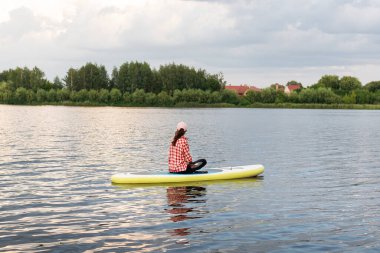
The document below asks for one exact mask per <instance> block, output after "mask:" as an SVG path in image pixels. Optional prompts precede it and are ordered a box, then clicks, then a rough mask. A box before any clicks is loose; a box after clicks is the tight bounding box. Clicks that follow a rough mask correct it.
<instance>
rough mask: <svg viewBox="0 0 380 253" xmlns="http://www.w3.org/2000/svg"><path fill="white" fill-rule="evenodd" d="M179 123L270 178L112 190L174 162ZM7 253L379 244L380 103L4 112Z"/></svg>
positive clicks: (363, 248)
mask: <svg viewBox="0 0 380 253" xmlns="http://www.w3.org/2000/svg"><path fill="white" fill-rule="evenodd" d="M180 120H184V121H186V122H187V123H188V125H189V131H188V134H187V135H188V137H189V142H190V148H191V152H192V155H193V157H194V158H206V159H207V160H208V162H209V163H208V167H209V168H211V167H221V166H232V165H246V164H257V163H261V164H263V165H265V168H266V170H265V173H264V175H263V176H262V177H259V178H253V179H244V180H230V181H228V180H227V181H220V182H219V181H218V182H200V183H187V184H183V185H156V186H146V187H142V186H131V185H129V186H128V185H124V186H120V185H119V186H118V185H112V184H111V183H110V176H111V175H112V174H114V173H117V172H141V171H159V170H165V169H166V160H167V149H168V145H169V142H170V140H171V138H172V136H173V133H174V127H175V125H176V123H177V122H178V121H180ZM0 136H1V138H0V179H1V180H0V252H128V251H141V252H194V251H196V252H379V251H380V229H379V228H380V187H379V185H380V157H379V156H380V111H351V110H284V109H282V110H281V109H280V110H277V109H131V108H111V107H102V108H77V107H53V106H35V107H29V106H4V105H2V106H0Z"/></svg>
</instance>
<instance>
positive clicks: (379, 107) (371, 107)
mask: <svg viewBox="0 0 380 253" xmlns="http://www.w3.org/2000/svg"><path fill="white" fill-rule="evenodd" d="M0 105H20V106H44V105H50V106H74V107H129V108H184V109H191V108H252V109H254V108H263V109H346V110H380V104H296V103H277V104H276V103H268V104H264V103H254V104H249V105H234V104H229V103H218V104H202V103H178V104H175V105H171V106H157V105H139V104H125V103H116V104H106V103H91V102H70V101H66V102H48V103H31V104H19V103H0Z"/></svg>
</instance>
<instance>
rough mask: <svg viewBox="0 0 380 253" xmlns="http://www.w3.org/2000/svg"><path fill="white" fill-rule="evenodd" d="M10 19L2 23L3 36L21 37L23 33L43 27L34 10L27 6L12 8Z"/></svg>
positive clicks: (0, 25) (0, 31)
mask: <svg viewBox="0 0 380 253" xmlns="http://www.w3.org/2000/svg"><path fill="white" fill-rule="evenodd" d="M9 16H10V19H9V21H6V22H3V23H0V34H1V35H2V36H3V37H11V38H13V39H16V40H18V39H20V38H21V37H22V36H23V35H25V34H27V33H30V32H33V31H38V30H40V29H41V22H40V20H38V19H37V18H36V17H35V16H34V14H33V12H32V11H31V10H30V9H28V8H25V7H21V8H18V9H15V10H12V11H11V12H10V13H9Z"/></svg>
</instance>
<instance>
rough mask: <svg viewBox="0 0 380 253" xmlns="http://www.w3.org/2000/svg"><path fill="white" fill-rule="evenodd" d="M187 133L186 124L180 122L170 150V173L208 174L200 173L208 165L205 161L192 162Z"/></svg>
mask: <svg viewBox="0 0 380 253" xmlns="http://www.w3.org/2000/svg"><path fill="white" fill-rule="evenodd" d="M186 131H187V125H186V123H185V122H183V121H181V122H179V123H178V124H177V131H176V132H175V135H174V138H173V141H172V143H171V145H170V149H169V172H170V173H179V174H191V173H207V171H198V170H200V169H201V168H203V167H204V166H205V165H206V164H207V161H206V160H205V159H199V160H197V161H195V162H193V161H192V160H193V158H192V157H191V155H190V149H189V144H188V142H187V138H186V137H185V133H186Z"/></svg>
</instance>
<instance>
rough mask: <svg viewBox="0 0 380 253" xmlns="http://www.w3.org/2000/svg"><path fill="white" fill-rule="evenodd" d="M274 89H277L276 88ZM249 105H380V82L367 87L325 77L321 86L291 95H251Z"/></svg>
mask: <svg viewBox="0 0 380 253" xmlns="http://www.w3.org/2000/svg"><path fill="white" fill-rule="evenodd" d="M272 87H274V86H272ZM245 97H246V99H247V103H251V104H252V103H276V104H281V103H295V104H298V103H299V104H380V81H373V82H370V83H368V84H366V85H364V86H362V84H361V82H360V81H359V80H358V79H357V78H356V77H351V76H344V77H342V78H339V77H338V76H336V75H324V76H322V78H321V79H320V80H319V81H318V83H316V84H314V85H312V86H310V87H308V88H301V89H299V90H296V91H294V92H292V93H290V94H289V95H287V94H285V93H284V92H283V91H279V90H276V89H274V88H267V89H263V90H261V91H248V92H247V94H246V96H245Z"/></svg>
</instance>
